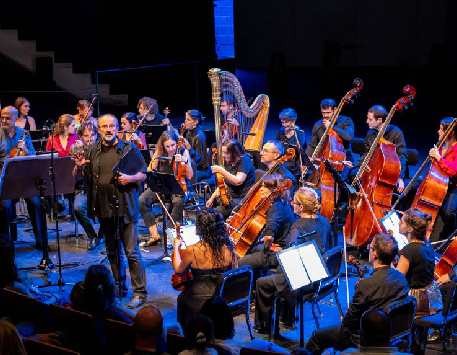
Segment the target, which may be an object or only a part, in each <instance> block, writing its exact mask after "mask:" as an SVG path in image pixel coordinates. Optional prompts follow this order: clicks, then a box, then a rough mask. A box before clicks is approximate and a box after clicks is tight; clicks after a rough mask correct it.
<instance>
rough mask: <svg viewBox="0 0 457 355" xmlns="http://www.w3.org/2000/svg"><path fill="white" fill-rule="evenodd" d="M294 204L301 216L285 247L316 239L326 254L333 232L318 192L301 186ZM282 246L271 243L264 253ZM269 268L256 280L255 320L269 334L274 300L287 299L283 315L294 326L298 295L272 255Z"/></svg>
mask: <svg viewBox="0 0 457 355" xmlns="http://www.w3.org/2000/svg"><path fill="white" fill-rule="evenodd" d="M292 206H293V209H294V213H295V214H297V215H298V216H299V217H300V218H299V219H297V220H296V221H295V222H294V223H293V224H292V226H291V227H290V230H289V232H288V233H287V236H286V246H285V247H286V248H287V247H289V246H291V245H299V244H302V243H304V242H307V241H310V240H315V241H316V244H317V246H318V247H319V249H320V252H321V253H325V251H326V250H327V246H328V244H329V241H330V239H331V233H332V232H331V227H330V223H329V222H328V220H327V219H326V218H325V217H323V216H321V215H319V210H320V205H319V198H318V196H317V193H316V192H315V191H314V190H313V189H311V188H309V187H301V188H300V189H298V190H297V192H295V195H294V198H293V201H292ZM313 232H314V233H313ZM308 233H312V234H308ZM281 249H282V248H281V247H279V246H277V245H275V244H272V245H271V246H270V248H269V249H268V250H267V251H265V252H266V253H269V254H271V255H272V256H273V252H277V251H280V250H281ZM269 267H270V268H271V270H270V272H271V274H270V275H267V276H263V277H260V278H259V279H257V281H256V294H255V297H256V307H255V315H256V316H255V323H256V328H257V332H259V333H266V334H269V333H270V327H271V324H270V322H271V311H272V306H273V301H274V299H275V298H276V297H277V296H282V297H283V298H284V299H285V300H286V302H287V305H286V310H288V311H289V312H286V314H282V315H281V316H282V317H284V318H283V319H284V321H285V323H286V324H288V325H291V323H292V322H293V309H294V307H293V306H294V304H295V296H294V294H293V293H292V292H291V290H290V288H289V286H288V284H287V281H286V278H285V276H284V273H283V272H282V269H281V268H280V267H278V263H277V260H276V259H273V258H271V265H270V266H269ZM291 310H292V311H291ZM277 316H279V315H277Z"/></svg>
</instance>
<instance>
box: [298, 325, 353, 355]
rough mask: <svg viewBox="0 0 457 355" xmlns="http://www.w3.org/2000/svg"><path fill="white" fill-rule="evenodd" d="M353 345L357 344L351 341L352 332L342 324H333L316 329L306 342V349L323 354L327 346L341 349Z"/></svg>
mask: <svg viewBox="0 0 457 355" xmlns="http://www.w3.org/2000/svg"><path fill="white" fill-rule="evenodd" d="M352 346H355V344H354V343H353V342H352V341H351V332H350V331H349V330H348V329H346V328H343V327H341V326H333V327H327V328H322V329H319V330H316V331H314V333H313V335H312V336H311V338H310V339H309V341H308V343H307V344H306V350H308V351H310V352H312V353H313V354H321V353H322V352H323V351H324V350H325V349H327V348H335V349H336V350H339V351H341V350H344V349H346V348H349V347H352Z"/></svg>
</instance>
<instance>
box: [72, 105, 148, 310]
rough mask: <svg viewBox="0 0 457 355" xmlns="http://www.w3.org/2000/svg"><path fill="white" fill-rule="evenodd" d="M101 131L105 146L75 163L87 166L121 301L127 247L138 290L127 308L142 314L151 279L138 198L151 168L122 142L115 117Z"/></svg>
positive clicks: (101, 123) (92, 203) (93, 207)
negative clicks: (139, 227) (139, 231)
mask: <svg viewBox="0 0 457 355" xmlns="http://www.w3.org/2000/svg"><path fill="white" fill-rule="evenodd" d="M98 129H99V134H100V140H99V141H98V142H97V143H96V144H94V145H93V146H91V147H90V148H89V149H88V151H87V153H86V156H85V157H79V158H76V159H75V162H76V164H77V166H78V167H82V166H83V165H84V164H86V165H85V171H84V173H85V174H87V176H88V207H89V208H88V210H89V213H93V214H95V216H97V217H98V218H99V220H100V228H101V229H102V231H103V234H104V235H105V238H106V250H107V255H108V260H109V262H110V264H111V270H112V272H113V276H114V279H115V280H116V283H117V285H118V287H119V295H120V296H121V297H123V296H125V295H126V293H127V286H126V284H125V282H126V274H125V265H124V263H123V260H122V257H121V250H120V248H121V244H122V245H123V248H124V252H125V255H126V256H127V260H128V265H129V270H130V276H131V279H132V286H133V289H134V290H133V291H134V295H133V297H132V299H131V301H130V302H129V304H128V307H129V308H137V307H139V306H141V305H142V304H144V303H145V301H146V297H147V293H146V274H145V271H144V266H143V261H142V259H141V254H140V249H139V247H138V236H137V231H136V224H137V221H138V215H139V203H138V194H139V188H140V182H142V181H144V180H145V179H146V174H145V173H146V164H145V162H144V159H143V156H142V155H141V152H140V151H139V150H138V148H136V147H135V146H134V145H133V144H132V143H127V142H124V141H122V140H119V139H118V138H117V132H118V130H119V122H118V120H117V118H116V117H114V116H113V115H110V114H107V115H103V116H101V117H100V118H99V119H98Z"/></svg>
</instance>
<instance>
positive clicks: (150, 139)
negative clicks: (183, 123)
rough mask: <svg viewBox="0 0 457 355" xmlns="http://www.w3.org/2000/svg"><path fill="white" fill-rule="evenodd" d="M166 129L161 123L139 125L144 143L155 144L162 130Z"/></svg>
mask: <svg viewBox="0 0 457 355" xmlns="http://www.w3.org/2000/svg"><path fill="white" fill-rule="evenodd" d="M166 130H167V126H165V125H162V124H147V123H145V124H143V125H142V126H141V132H143V133H144V134H145V136H146V143H147V144H148V146H149V144H156V143H157V141H158V140H159V137H160V136H161V135H162V133H163V132H164V131H166Z"/></svg>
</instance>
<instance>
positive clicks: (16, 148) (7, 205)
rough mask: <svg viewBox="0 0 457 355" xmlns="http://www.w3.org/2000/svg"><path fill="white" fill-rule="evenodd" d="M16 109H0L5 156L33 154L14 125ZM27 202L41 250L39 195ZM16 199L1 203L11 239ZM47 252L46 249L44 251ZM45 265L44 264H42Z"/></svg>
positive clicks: (43, 243) (43, 229)
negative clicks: (8, 224)
mask: <svg viewBox="0 0 457 355" xmlns="http://www.w3.org/2000/svg"><path fill="white" fill-rule="evenodd" d="M17 117H18V111H17V109H16V108H15V107H13V106H6V107H4V108H3V109H2V110H1V127H2V128H1V129H2V131H3V132H2V133H3V134H2V135H1V137H0V138H1V141H0V145H1V146H3V147H5V154H6V156H7V157H11V156H16V155H35V148H34V147H33V144H32V140H31V138H30V136H29V135H28V134H26V132H25V130H24V129H22V128H20V127H17V126H16V119H17ZM25 201H26V203H27V210H28V213H29V217H30V221H31V223H32V227H33V234H34V236H35V247H36V248H37V249H38V250H42V249H43V247H44V246H47V245H48V242H47V240H45V238H46V236H47V233H46V228H47V227H46V226H45V225H44V222H43V208H42V206H41V201H40V197H39V196H34V197H32V198H30V199H25ZM16 202H17V201H11V200H3V201H2V205H3V208H4V209H5V212H6V215H7V219H8V222H9V223H10V233H11V235H12V236H13V239H15V237H16V236H17V229H16V228H17V227H16V225H15V224H11V222H12V221H13V220H14V219H15V218H16V208H15V204H16ZM46 253H47V251H46ZM44 261H45V262H46V263H47V265H49V266H51V265H52V263H51V262H50V260H44ZM43 267H45V265H43Z"/></svg>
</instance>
